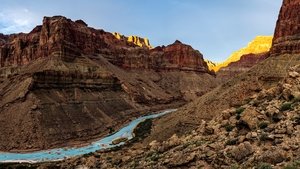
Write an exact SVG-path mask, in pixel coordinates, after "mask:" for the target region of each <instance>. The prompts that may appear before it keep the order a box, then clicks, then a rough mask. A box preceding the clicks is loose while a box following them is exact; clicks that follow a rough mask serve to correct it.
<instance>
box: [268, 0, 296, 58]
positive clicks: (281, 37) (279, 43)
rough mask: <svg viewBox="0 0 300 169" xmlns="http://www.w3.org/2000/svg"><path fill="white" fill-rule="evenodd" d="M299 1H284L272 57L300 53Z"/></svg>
mask: <svg viewBox="0 0 300 169" xmlns="http://www.w3.org/2000/svg"><path fill="white" fill-rule="evenodd" d="M299 3H300V1H299V0H284V1H283V5H282V7H281V10H280V14H279V18H278V21H277V25H276V29H275V35H274V40H273V47H272V50H271V55H272V56H274V55H280V54H298V53H300V36H299V34H300V16H299V15H298V14H299V11H300V8H299Z"/></svg>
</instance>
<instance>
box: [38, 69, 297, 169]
mask: <svg viewBox="0 0 300 169" xmlns="http://www.w3.org/2000/svg"><path fill="white" fill-rule="evenodd" d="M299 84H300V68H299V67H293V68H291V70H290V71H289V77H288V78H286V79H284V80H283V81H281V82H279V83H278V85H277V86H275V87H272V88H270V89H268V90H261V91H260V92H259V93H258V94H255V95H253V96H252V97H250V98H249V99H248V100H247V104H244V105H242V106H240V107H232V108H230V109H227V110H224V111H223V112H220V115H219V116H216V117H215V118H213V119H212V120H211V121H209V122H205V121H203V122H202V123H201V125H199V126H198V128H197V129H196V130H193V131H192V132H191V133H189V134H186V135H184V136H182V137H178V136H177V135H173V136H172V137H171V138H170V139H168V140H166V141H163V142H158V141H153V142H151V143H150V144H149V145H148V146H141V145H138V144H135V145H133V146H132V147H127V148H123V149H120V150H117V151H111V152H104V153H103V152H101V153H100V152H99V153H94V154H90V155H87V156H85V157H80V158H75V159H70V160H65V161H62V162H58V163H51V164H39V165H38V167H39V168H42V169H43V168H208V169H209V168H232V169H233V168H258V169H266V168H286V169H296V168H299V167H300V111H299V110H300V85H299ZM36 167H37V166H36Z"/></svg>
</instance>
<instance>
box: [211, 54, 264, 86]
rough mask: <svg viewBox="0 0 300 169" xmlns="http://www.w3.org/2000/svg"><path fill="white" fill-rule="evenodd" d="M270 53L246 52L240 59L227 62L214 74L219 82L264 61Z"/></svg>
mask: <svg viewBox="0 0 300 169" xmlns="http://www.w3.org/2000/svg"><path fill="white" fill-rule="evenodd" d="M269 55H270V53H269V52H265V53H258V54H252V53H251V54H246V55H243V56H241V58H240V60H238V61H236V62H231V63H229V64H228V65H227V66H226V67H223V68H221V69H220V70H219V71H218V72H217V73H216V74H217V77H218V79H220V81H221V82H226V81H227V80H229V79H231V78H233V77H235V76H237V75H239V74H241V73H245V72H247V71H249V70H250V69H251V68H252V67H253V66H255V65H257V64H258V63H260V62H262V61H264V60H265V59H267V58H268V57H269Z"/></svg>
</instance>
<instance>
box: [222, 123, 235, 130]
mask: <svg viewBox="0 0 300 169" xmlns="http://www.w3.org/2000/svg"><path fill="white" fill-rule="evenodd" d="M224 128H225V130H226V131H227V132H230V131H232V130H233V129H234V126H233V125H231V124H229V123H227V124H226V125H225V126H224Z"/></svg>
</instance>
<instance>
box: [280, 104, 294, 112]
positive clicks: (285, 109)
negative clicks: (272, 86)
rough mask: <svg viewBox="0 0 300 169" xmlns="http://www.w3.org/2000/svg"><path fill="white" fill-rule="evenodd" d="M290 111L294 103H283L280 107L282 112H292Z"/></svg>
mask: <svg viewBox="0 0 300 169" xmlns="http://www.w3.org/2000/svg"><path fill="white" fill-rule="evenodd" d="M290 109H292V103H291V102H286V103H283V104H282V105H281V107H280V111H287V110H290Z"/></svg>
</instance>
